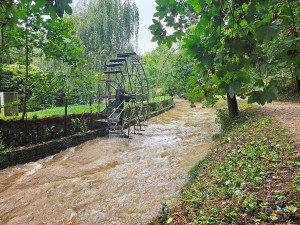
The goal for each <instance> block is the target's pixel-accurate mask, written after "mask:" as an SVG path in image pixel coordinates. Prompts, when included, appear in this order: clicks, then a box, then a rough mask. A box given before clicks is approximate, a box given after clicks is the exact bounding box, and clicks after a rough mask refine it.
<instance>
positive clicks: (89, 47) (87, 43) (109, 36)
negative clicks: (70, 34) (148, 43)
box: [73, 0, 139, 72]
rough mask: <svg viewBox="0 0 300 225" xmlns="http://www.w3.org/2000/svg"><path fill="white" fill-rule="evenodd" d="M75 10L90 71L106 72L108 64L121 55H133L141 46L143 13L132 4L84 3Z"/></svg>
mask: <svg viewBox="0 0 300 225" xmlns="http://www.w3.org/2000/svg"><path fill="white" fill-rule="evenodd" d="M84 3H85V4H86V5H79V6H77V8H75V12H74V14H73V19H74V22H75V29H76V36H77V37H78V38H79V39H81V48H82V49H84V51H85V53H84V57H85V58H86V59H87V60H88V61H89V62H91V65H90V66H89V68H88V69H89V70H91V71H94V72H99V71H103V68H104V65H105V62H106V61H108V60H109V59H111V58H112V57H114V56H115V55H116V53H118V52H122V51H133V48H134V45H135V43H136V44H137V38H138V29H139V13H138V9H137V6H136V5H135V3H133V2H132V1H129V0H125V1H121V0H96V1H87V2H86V1H83V2H82V4H84Z"/></svg>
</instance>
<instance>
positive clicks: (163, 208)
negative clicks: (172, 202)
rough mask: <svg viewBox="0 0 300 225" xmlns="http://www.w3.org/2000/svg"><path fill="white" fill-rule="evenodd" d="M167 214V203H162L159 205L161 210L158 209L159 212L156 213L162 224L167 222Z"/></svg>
mask: <svg viewBox="0 0 300 225" xmlns="http://www.w3.org/2000/svg"><path fill="white" fill-rule="evenodd" d="M169 213H170V207H169V206H168V204H167V203H163V204H162V205H161V208H160V210H159V212H158V214H159V215H160V217H161V218H162V222H164V221H166V220H167V218H168V214H169Z"/></svg>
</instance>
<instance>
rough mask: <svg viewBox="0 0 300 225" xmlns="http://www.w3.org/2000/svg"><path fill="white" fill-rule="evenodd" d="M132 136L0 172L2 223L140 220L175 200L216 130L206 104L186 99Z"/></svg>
mask: <svg viewBox="0 0 300 225" xmlns="http://www.w3.org/2000/svg"><path fill="white" fill-rule="evenodd" d="M147 123H148V126H147V127H146V132H145V133H144V135H141V136H134V137H133V139H131V140H128V139H118V138H107V137H105V138H98V139H95V140H93V141H89V142H86V143H84V144H82V145H80V146H77V147H74V148H70V149H68V150H66V151H64V152H62V153H60V154H57V155H55V156H51V157H48V158H46V159H43V160H40V161H38V162H33V163H28V164H26V165H20V166H16V167H13V168H8V169H5V170H2V171H0V224H1V225H2V224H3V225H4V224H5V225H6V224H9V225H19V224H20V225H23V224H26V225H36V224H57V225H62V224H92V225H97V224H100V225H102V224H103V225H105V224H126V225H131V224H143V223H146V222H148V221H149V220H150V219H151V218H152V217H154V216H156V215H157V212H158V211H159V209H160V208H161V203H164V202H168V203H169V204H170V203H171V202H172V201H174V200H176V198H177V197H178V195H179V192H180V189H181V187H182V186H183V185H184V183H185V182H186V178H187V173H188V171H189V170H190V168H191V167H192V166H193V165H194V164H195V163H196V162H197V161H199V160H200V159H201V158H203V157H204V156H205V154H206V153H207V151H208V149H209V147H210V145H211V136H212V134H213V133H214V132H216V131H217V130H218V127H217V125H216V124H215V123H214V111H213V110H211V109H202V108H201V106H199V107H197V108H193V109H192V108H190V107H189V104H188V103H187V102H179V103H177V106H176V107H175V108H174V109H172V110H170V111H168V112H166V113H164V114H161V115H159V116H157V117H155V118H152V119H150V120H149V121H147Z"/></svg>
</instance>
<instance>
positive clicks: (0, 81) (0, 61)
mask: <svg viewBox="0 0 300 225" xmlns="http://www.w3.org/2000/svg"><path fill="white" fill-rule="evenodd" d="M3 36H4V35H3V26H2V27H1V28H0V47H1V48H2V44H3V42H4V39H3V38H4V37H3ZM2 55H3V52H2ZM0 63H1V65H0V91H2V90H1V87H2V66H3V59H2V58H0ZM1 111H2V105H0V115H1Z"/></svg>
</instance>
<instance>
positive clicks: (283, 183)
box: [149, 108, 300, 225]
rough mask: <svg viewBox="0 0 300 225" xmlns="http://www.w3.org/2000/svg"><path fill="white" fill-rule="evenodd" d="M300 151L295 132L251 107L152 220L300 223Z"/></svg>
mask: <svg viewBox="0 0 300 225" xmlns="http://www.w3.org/2000/svg"><path fill="white" fill-rule="evenodd" d="M297 154H299V146H297V145H296V143H295V142H293V141H292V140H291V131H288V130H285V129H283V128H281V127H280V126H279V124H278V123H276V122H275V121H274V120H273V119H271V118H268V117H266V116H264V115H262V114H259V113H258V111H257V109H253V108H250V109H248V110H246V111H245V112H244V113H242V114H241V116H240V117H239V118H237V119H236V120H235V121H233V122H232V123H231V124H230V125H229V126H228V127H227V130H226V131H225V132H224V133H223V134H222V137H221V140H220V141H219V143H218V144H217V145H216V146H215V147H214V148H212V149H211V151H210V153H209V154H208V155H207V156H206V157H205V159H204V160H202V161H200V162H198V163H197V164H196V165H195V166H194V167H193V168H192V170H191V171H190V181H189V183H188V184H187V185H186V186H185V187H184V188H183V189H182V195H181V197H180V199H179V201H178V202H176V203H175V204H174V205H171V206H167V205H163V207H162V208H161V210H160V212H159V214H160V216H159V217H157V218H155V219H154V220H152V221H151V222H150V223H149V224H256V225H258V224H297V223H298V222H299V221H300V211H299V208H300V203H299V199H300V189H299V184H300V176H299V172H300V170H299V166H300V162H299V155H298V156H297Z"/></svg>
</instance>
